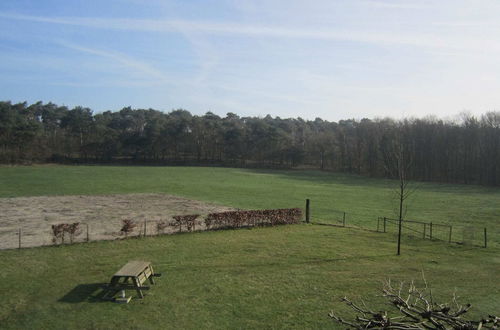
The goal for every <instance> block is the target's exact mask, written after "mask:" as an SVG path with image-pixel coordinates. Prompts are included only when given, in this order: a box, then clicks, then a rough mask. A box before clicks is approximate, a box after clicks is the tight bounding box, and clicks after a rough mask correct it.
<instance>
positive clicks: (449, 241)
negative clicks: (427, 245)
mask: <svg viewBox="0 0 500 330" xmlns="http://www.w3.org/2000/svg"><path fill="white" fill-rule="evenodd" d="M452 230H453V226H450V236H449V237H448V243H451V232H452Z"/></svg>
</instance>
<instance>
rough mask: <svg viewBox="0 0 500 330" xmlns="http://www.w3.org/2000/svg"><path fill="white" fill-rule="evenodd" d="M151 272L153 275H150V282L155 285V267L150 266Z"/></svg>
mask: <svg viewBox="0 0 500 330" xmlns="http://www.w3.org/2000/svg"><path fill="white" fill-rule="evenodd" d="M149 270H150V271H151V275H149V282H150V283H151V284H155V280H154V279H153V277H154V276H153V275H154V273H155V272H154V271H153V266H149Z"/></svg>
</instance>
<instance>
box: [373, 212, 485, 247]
mask: <svg viewBox="0 0 500 330" xmlns="http://www.w3.org/2000/svg"><path fill="white" fill-rule="evenodd" d="M401 228H402V230H403V232H404V234H405V235H410V236H414V237H421V238H422V239H429V240H437V241H444V242H448V243H458V244H465V245H473V246H481V247H487V246H488V229H487V228H480V227H476V226H463V225H448V224H441V223H435V222H423V221H414V220H406V219H405V220H402V221H401ZM398 230H399V220H398V219H391V218H387V217H383V218H381V217H379V218H378V219H377V231H378V232H384V233H388V232H392V233H397V232H398Z"/></svg>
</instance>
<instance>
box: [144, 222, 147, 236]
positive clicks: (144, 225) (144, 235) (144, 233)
mask: <svg viewBox="0 0 500 330" xmlns="http://www.w3.org/2000/svg"><path fill="white" fill-rule="evenodd" d="M146 222H147V220H144V237H146Z"/></svg>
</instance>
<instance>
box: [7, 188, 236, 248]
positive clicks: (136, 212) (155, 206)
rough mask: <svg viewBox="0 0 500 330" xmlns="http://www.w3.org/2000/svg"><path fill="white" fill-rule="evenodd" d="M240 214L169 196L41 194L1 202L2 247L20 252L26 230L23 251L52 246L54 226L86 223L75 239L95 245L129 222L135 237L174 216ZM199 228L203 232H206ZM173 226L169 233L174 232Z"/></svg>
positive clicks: (201, 226) (112, 235)
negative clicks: (19, 232)
mask: <svg viewBox="0 0 500 330" xmlns="http://www.w3.org/2000/svg"><path fill="white" fill-rule="evenodd" d="M230 210H234V209H232V208H228V207H224V206H219V205H215V204H210V203H205V202H200V201H196V200H190V199H186V198H181V197H177V196H171V195H165V194H127V195H102V196H80V195H78V196H41V197H16V198H0V249H8V248H17V247H18V244H19V236H18V231H19V228H21V245H22V247H32V246H42V245H51V244H52V234H51V225H53V224H58V223H73V222H80V223H81V228H82V233H81V234H80V235H79V236H78V237H76V239H75V241H78V242H82V241H85V240H86V238H87V225H88V228H89V238H90V240H91V241H96V240H109V239H115V238H118V237H121V236H120V235H119V231H120V228H121V224H122V222H121V221H122V220H123V219H132V220H134V221H136V222H137V223H138V226H137V227H136V228H135V230H134V232H133V233H132V235H138V234H140V233H142V232H143V230H144V221H145V220H146V234H148V235H153V234H156V233H157V230H156V223H157V222H158V221H168V222H172V221H173V219H172V216H174V215H183V214H201V215H205V214H208V213H211V212H223V211H230ZM203 228H204V226H203V224H202V223H201V221H200V223H199V224H197V229H203ZM174 230H175V229H174V228H167V229H166V230H165V233H170V232H173V231H174Z"/></svg>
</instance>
